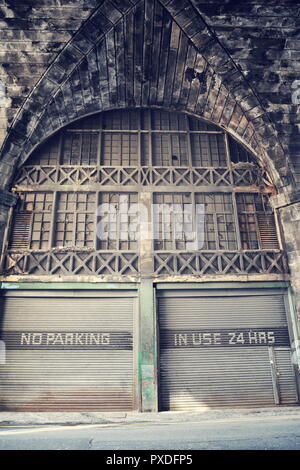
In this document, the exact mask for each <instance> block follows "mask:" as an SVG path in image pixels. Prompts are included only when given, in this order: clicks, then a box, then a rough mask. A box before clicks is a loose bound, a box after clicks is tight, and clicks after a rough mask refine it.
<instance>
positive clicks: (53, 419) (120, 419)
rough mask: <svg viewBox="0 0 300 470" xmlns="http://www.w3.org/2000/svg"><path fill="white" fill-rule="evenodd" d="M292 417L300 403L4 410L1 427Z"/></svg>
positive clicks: (298, 410)
mask: <svg viewBox="0 0 300 470" xmlns="http://www.w3.org/2000/svg"><path fill="white" fill-rule="evenodd" d="M270 417H286V418H288V417H291V418H295V417H297V418H300V406H277V407H268V408H250V409H249V408H245V409H244V408H238V409H232V408H230V409H228V408H226V409H218V410H216V409H214V410H210V409H203V410H197V411H184V412H176V411H162V412H159V413H137V412H124V413H119V412H111V413H98V412H81V413H80V412H21V411H20V412H6V411H2V412H0V427H1V426H26V425H49V424H50V425H63V426H66V425H67V426H75V425H81V424H107V425H109V424H134V423H157V424H159V423H170V424H171V423H175V422H177V423H178V422H182V423H188V422H190V423H192V422H198V423H199V422H204V421H212V420H216V421H218V420H228V419H230V420H232V419H236V420H240V419H245V418H249V419H253V418H261V419H265V418H270Z"/></svg>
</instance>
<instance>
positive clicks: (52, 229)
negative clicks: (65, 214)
mask: <svg viewBox="0 0 300 470" xmlns="http://www.w3.org/2000/svg"><path fill="white" fill-rule="evenodd" d="M56 207H57V191H54V193H53V202H52V214H51V221H50V233H49V248H52V247H53V246H55V239H54V236H55V219H56Z"/></svg>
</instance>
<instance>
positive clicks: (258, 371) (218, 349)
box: [158, 289, 298, 410]
mask: <svg viewBox="0 0 300 470" xmlns="http://www.w3.org/2000/svg"><path fill="white" fill-rule="evenodd" d="M250 292H251V291H249V290H248V291H247V290H244V291H240V290H239V291H237V292H235V293H234V291H224V290H223V291H214V292H213V293H212V291H208V290H205V291H197V293H195V291H184V290H181V291H172V290H169V291H159V292H158V310H159V325H160V408H161V409H162V410H193V409H197V408H202V407H204V408H205V407H207V408H213V407H226V406H229V407H235V406H236V407H242V406H245V407H246V406H267V405H274V404H294V403H297V402H298V397H297V390H296V383H295V370H294V367H293V365H292V360H291V352H290V339H289V331H288V324H287V315H286V311H285V302H284V292H283V291H280V290H276V291H274V289H270V290H263V289H260V290H257V291H255V292H251V293H250Z"/></svg>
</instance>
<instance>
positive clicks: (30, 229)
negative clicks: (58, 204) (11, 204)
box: [25, 193, 37, 249]
mask: <svg viewBox="0 0 300 470" xmlns="http://www.w3.org/2000/svg"><path fill="white" fill-rule="evenodd" d="M36 195H37V193H34V200H33V208H32V215H31V219H30V227H29V248H30V249H31V243H32V230H33V222H34V215H35V204H36ZM25 200H26V199H25Z"/></svg>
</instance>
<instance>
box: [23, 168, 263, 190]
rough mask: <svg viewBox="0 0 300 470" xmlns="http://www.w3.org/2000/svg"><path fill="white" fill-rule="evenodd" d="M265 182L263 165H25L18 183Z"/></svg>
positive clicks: (146, 184) (102, 184) (197, 183)
mask: <svg viewBox="0 0 300 470" xmlns="http://www.w3.org/2000/svg"><path fill="white" fill-rule="evenodd" d="M261 183H262V174H261V172H260V171H259V169H250V168H249V167H245V168H243V167H239V168H233V169H229V168H225V167H219V168H217V167H216V168H205V167H203V168H200V167H198V168H190V167H113V166H104V167H94V166H93V167H92V166H82V167H74V166H64V165H62V166H59V167H58V166H55V167H54V166H40V165H36V166H24V167H23V168H22V169H21V171H20V174H19V176H18V177H17V179H16V181H15V187H16V188H18V186H32V185H39V186H47V185H50V186H51V187H53V185H57V186H62V185H64V186H65V185H74V184H76V185H81V186H82V185H94V184H98V185H99V184H101V186H111V185H122V186H124V185H125V186H128V185H136V184H140V185H143V186H152V185H153V186H175V187H179V186H188V185H194V186H208V185H214V186H252V185H257V186H258V185H259V184H261Z"/></svg>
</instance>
